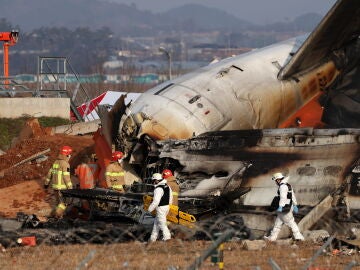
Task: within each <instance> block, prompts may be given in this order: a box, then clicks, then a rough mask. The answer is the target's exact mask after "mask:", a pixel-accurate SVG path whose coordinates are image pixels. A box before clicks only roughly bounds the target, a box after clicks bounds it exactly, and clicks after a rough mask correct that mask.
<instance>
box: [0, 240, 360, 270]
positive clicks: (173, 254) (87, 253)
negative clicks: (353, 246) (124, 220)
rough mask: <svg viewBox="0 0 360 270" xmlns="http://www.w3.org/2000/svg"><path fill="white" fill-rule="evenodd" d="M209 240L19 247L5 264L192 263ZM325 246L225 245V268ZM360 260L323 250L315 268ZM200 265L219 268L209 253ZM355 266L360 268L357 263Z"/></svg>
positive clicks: (284, 261)
mask: <svg viewBox="0 0 360 270" xmlns="http://www.w3.org/2000/svg"><path fill="white" fill-rule="evenodd" d="M210 245H211V242H207V241H191V242H190V241H181V240H177V239H173V240H171V241H170V242H156V243H153V244H150V245H146V243H141V242H136V241H135V242H130V243H122V244H111V245H64V246H45V245H44V246H37V247H18V248H11V249H8V250H7V251H6V252H5V253H1V254H0V269H17V270H23V269H34V270H35V269H159V270H160V269H187V268H188V267H189V266H190V265H191V264H192V263H193V262H194V260H195V258H196V257H197V256H200V255H201V254H202V252H204V251H205V250H206V249H207V248H208V247H209V246H210ZM319 248H320V246H318V245H314V244H310V243H307V242H305V243H300V244H294V245H291V246H288V245H287V246H281V245H277V244H273V243H271V244H268V245H267V246H266V247H265V248H264V249H263V250H261V251H249V250H245V249H244V248H243V245H242V243H241V242H227V243H226V244H225V245H224V269H255V267H256V266H258V267H260V268H261V269H262V270H267V269H272V268H271V266H270V264H269V259H270V258H272V259H273V260H274V261H275V262H276V263H277V264H278V265H279V266H280V268H281V269H302V268H303V267H304V266H305V265H306V263H307V262H308V261H309V259H310V258H311V257H312V256H313V255H314V254H315V252H316V251H317V250H318V249H319ZM351 261H358V262H359V261H360V258H359V255H358V253H356V251H354V254H353V255H351V256H349V255H345V254H343V253H341V254H339V255H336V256H335V255H334V256H333V255H329V253H327V254H325V253H324V254H322V255H321V256H320V257H319V258H318V259H317V260H316V261H315V263H314V267H313V269H315V266H316V267H317V268H316V269H345V267H346V265H347V264H349V263H350V262H351ZM200 269H218V267H217V266H216V265H214V264H213V263H211V260H210V258H208V259H207V260H206V261H205V262H204V263H203V264H202V266H201V268H200ZM353 269H360V268H359V267H357V268H356V267H354V268H353Z"/></svg>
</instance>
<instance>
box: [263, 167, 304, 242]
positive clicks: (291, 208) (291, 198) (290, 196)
mask: <svg viewBox="0 0 360 270" xmlns="http://www.w3.org/2000/svg"><path fill="white" fill-rule="evenodd" d="M272 180H273V181H275V182H276V184H277V185H278V186H279V189H278V192H277V196H275V198H274V200H273V202H274V201H276V204H277V201H278V205H277V209H276V212H277V217H276V220H275V224H274V227H273V229H272V231H271V233H270V235H269V236H264V238H265V240H268V241H276V239H277V237H278V235H279V232H280V230H281V227H282V225H283V224H284V223H285V225H287V226H288V227H290V229H291V231H292V233H293V236H294V238H295V240H300V241H303V240H304V236H303V235H302V234H301V232H300V230H299V227H298V225H297V224H296V222H295V219H294V215H293V212H294V213H298V211H299V209H298V207H297V201H296V197H295V193H294V191H293V189H292V187H291V185H290V184H289V183H288V180H289V177H285V176H284V175H283V174H282V173H280V172H278V173H275V174H274V175H273V176H272ZM272 204H273V203H272Z"/></svg>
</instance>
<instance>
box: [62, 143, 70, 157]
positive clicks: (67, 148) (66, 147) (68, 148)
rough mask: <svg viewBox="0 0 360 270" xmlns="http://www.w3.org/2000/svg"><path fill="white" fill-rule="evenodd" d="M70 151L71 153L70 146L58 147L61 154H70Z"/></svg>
mask: <svg viewBox="0 0 360 270" xmlns="http://www.w3.org/2000/svg"><path fill="white" fill-rule="evenodd" d="M71 153H72V148H71V147H70V146H67V145H65V146H63V147H61V149H60V154H61V155H64V156H68V155H71Z"/></svg>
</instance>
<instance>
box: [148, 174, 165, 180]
mask: <svg viewBox="0 0 360 270" xmlns="http://www.w3.org/2000/svg"><path fill="white" fill-rule="evenodd" d="M151 179H152V180H153V181H161V180H162V179H163V178H162V175H161V173H154V174H153V175H152V177H151Z"/></svg>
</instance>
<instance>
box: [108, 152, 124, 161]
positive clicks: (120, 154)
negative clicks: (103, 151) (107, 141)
mask: <svg viewBox="0 0 360 270" xmlns="http://www.w3.org/2000/svg"><path fill="white" fill-rule="evenodd" d="M123 156H124V154H123V152H120V151H115V152H113V153H112V155H111V157H112V160H113V161H116V160H118V159H122V157H123Z"/></svg>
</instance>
